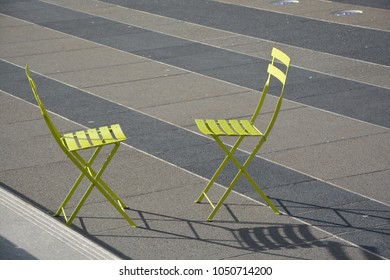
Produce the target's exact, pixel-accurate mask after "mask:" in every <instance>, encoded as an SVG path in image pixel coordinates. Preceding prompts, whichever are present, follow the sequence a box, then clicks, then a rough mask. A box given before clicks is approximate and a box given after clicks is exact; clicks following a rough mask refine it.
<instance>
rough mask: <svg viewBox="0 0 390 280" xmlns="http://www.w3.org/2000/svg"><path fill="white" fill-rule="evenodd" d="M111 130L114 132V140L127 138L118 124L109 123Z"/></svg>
mask: <svg viewBox="0 0 390 280" xmlns="http://www.w3.org/2000/svg"><path fill="white" fill-rule="evenodd" d="M111 130H112V132H113V133H114V135H115V138H116V140H118V141H125V140H126V139H127V138H126V136H125V134H124V133H123V131H122V128H121V126H120V125H119V124H113V125H111Z"/></svg>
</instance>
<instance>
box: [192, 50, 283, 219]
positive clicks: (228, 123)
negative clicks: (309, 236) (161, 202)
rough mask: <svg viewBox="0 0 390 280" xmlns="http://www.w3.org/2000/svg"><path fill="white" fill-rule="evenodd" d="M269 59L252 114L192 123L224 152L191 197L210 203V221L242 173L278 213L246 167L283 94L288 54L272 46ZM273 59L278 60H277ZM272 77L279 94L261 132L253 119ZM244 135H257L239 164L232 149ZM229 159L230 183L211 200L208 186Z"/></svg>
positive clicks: (272, 121) (253, 155)
mask: <svg viewBox="0 0 390 280" xmlns="http://www.w3.org/2000/svg"><path fill="white" fill-rule="evenodd" d="M271 56H272V61H271V63H270V64H269V65H268V70H267V72H268V79H267V81H266V83H265V86H264V89H263V93H262V94H261V97H260V100H259V103H258V105H257V107H256V110H255V112H254V114H253V115H252V118H251V119H250V120H202V119H196V120H195V123H196V125H197V126H198V129H199V130H200V131H201V132H202V133H203V134H205V135H209V136H211V137H213V138H214V140H215V141H216V142H217V143H218V145H219V146H220V147H221V149H222V150H223V151H224V152H225V153H226V157H225V159H224V160H223V161H222V163H221V165H220V166H219V168H218V169H217V171H216V172H215V173H214V175H213V177H212V178H211V180H210V181H209V183H208V184H207V186H206V187H205V188H204V190H203V191H202V193H201V195H200V196H199V198H198V199H197V200H196V201H195V202H197V203H200V202H201V201H202V200H203V198H206V200H207V201H208V202H209V203H210V205H211V206H212V208H213V210H212V212H211V214H210V215H209V217H208V221H212V220H213V218H214V216H215V214H217V212H218V210H219V208H220V207H221V206H222V205H223V203H224V201H225V200H226V198H227V197H228V196H229V194H230V192H231V191H232V190H233V188H234V186H235V185H236V184H237V182H238V180H239V179H240V178H241V176H242V175H244V176H245V177H246V179H247V180H248V181H249V183H250V184H251V185H252V186H253V188H254V189H255V190H256V191H257V192H258V194H259V195H260V196H261V197H262V198H263V199H264V201H265V202H266V203H267V204H268V205H269V206H270V207H271V209H272V210H273V211H274V212H275V214H279V210H278V209H277V207H276V206H275V205H274V203H273V202H272V201H271V200H270V199H269V198H268V196H267V195H266V194H265V193H264V192H263V190H262V189H261V188H260V187H259V186H258V184H257V183H256V182H255V180H254V179H253V178H252V177H251V176H250V175H249V173H248V172H247V168H248V166H249V164H250V163H251V161H252V160H253V158H254V157H255V156H256V154H257V152H258V151H259V150H260V148H261V146H262V145H263V143H264V142H265V141H266V139H267V137H268V135H269V134H270V132H271V130H272V128H273V126H274V124H275V121H276V118H277V116H278V114H279V110H280V107H281V105H282V100H283V95H284V86H285V83H286V78H287V74H288V69H289V67H290V58H289V57H288V56H287V55H286V54H285V53H283V52H282V51H280V50H278V49H276V48H273V49H272V53H271ZM277 62H279V63H278V64H277ZM280 66H282V69H283V70H281V69H279V68H278V67H280ZM274 81H275V82H276V83H280V84H279V85H276V84H275V85H276V87H275V88H278V89H279V88H280V91H278V92H279V98H278V101H277V104H276V107H275V110H274V111H273V115H272V117H271V120H270V122H269V123H268V127H267V128H266V130H265V131H264V132H261V131H260V130H259V129H258V128H257V127H256V126H255V121H256V119H257V117H258V115H259V113H260V110H261V108H262V106H263V103H264V100H265V97H266V95H267V93H268V90H269V89H270V85H271V84H272V86H274ZM225 136H226V137H237V138H238V139H237V141H236V142H235V144H234V145H233V146H232V147H231V148H230V149H229V148H228V146H227V145H225V144H224V143H223V142H222V140H221V137H225ZM246 137H256V138H258V139H259V142H258V144H257V145H256V146H255V148H254V150H253V151H252V153H251V154H250V155H249V157H248V158H247V159H246V161H245V163H244V164H241V163H240V162H239V161H238V160H237V159H236V157H235V156H234V153H235V152H236V151H237V149H238V147H239V146H240V144H241V142H242V141H243V140H244V139H245V138H246ZM229 161H232V162H233V163H234V164H235V165H236V167H237V168H238V172H237V174H236V176H235V177H234V179H233V180H232V181H231V183H230V185H229V186H228V188H227V189H226V191H225V192H224V194H223V195H222V197H221V198H220V199H219V201H218V202H217V203H216V204H214V203H213V202H212V200H211V199H210V197H209V196H208V195H207V193H208V191H209V190H210V188H211V187H212V186H213V184H214V183H215V181H216V180H217V179H218V177H219V175H220V174H221V172H222V171H223V169H224V168H225V166H226V164H227V163H228V162H229Z"/></svg>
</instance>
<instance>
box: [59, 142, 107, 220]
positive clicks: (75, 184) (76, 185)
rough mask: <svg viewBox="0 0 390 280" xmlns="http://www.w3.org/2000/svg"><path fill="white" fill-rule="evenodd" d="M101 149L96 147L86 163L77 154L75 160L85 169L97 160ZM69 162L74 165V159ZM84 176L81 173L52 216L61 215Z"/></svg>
mask: <svg viewBox="0 0 390 280" xmlns="http://www.w3.org/2000/svg"><path fill="white" fill-rule="evenodd" d="M101 149H102V146H100V147H98V148H97V149H96V150H95V152H94V153H93V155H92V157H91V158H90V159H89V161H88V162H86V161H85V160H84V159H83V158H82V157H81V156H80V155H79V154H76V158H77V160H79V161H80V162H81V163H82V165H83V166H85V168H87V167H88V166H92V164H93V162H94V161H95V159H96V158H97V156H98V154H99V152H100V151H101ZM71 160H72V161H73V162H74V163H75V159H73V158H71ZM76 166H77V164H76ZM84 176H85V174H84V172H81V174H80V175H79V177H78V178H77V180H76V182H75V183H74V184H73V186H72V188H71V189H70V191H69V193H68V194H67V196H66V197H65V199H64V201H63V202H62V203H61V205H60V207H59V208H58V210H57V212H56V213H55V214H54V216H59V215H60V214H61V212H62V213H63V212H64V210H63V209H64V208H65V207H66V205H67V204H68V202H69V200H70V199H71V198H72V196H73V194H74V192H75V191H76V190H77V187H78V186H79V184H80V183H81V181H82V180H83V178H84Z"/></svg>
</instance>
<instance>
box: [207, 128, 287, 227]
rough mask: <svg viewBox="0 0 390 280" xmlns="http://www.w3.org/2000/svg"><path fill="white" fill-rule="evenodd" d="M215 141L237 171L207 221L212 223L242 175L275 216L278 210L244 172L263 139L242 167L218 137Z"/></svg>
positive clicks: (215, 137)
mask: <svg viewBox="0 0 390 280" xmlns="http://www.w3.org/2000/svg"><path fill="white" fill-rule="evenodd" d="M214 139H215V141H216V142H217V143H218V145H219V146H220V147H221V148H222V150H223V151H224V152H225V153H226V155H227V158H228V159H230V160H231V161H233V163H234V164H235V165H236V166H237V168H238V169H239V171H238V172H237V174H236V176H235V177H234V179H233V181H232V182H231V183H230V185H229V187H228V188H227V190H226V191H225V193H224V194H223V195H222V197H221V199H220V200H219V201H218V203H217V204H216V205H215V206H213V208H214V209H213V211H212V212H211V214H210V215H209V217H208V221H212V219H213V218H214V216H215V214H216V213H217V212H218V210H219V208H220V207H221V206H222V204H223V203H224V201H225V200H226V198H227V197H228V195H229V194H230V192H231V191H232V190H233V188H234V186H235V185H236V183H237V182H238V180H239V179H240V177H241V176H242V175H244V176H245V177H246V178H247V180H248V181H249V183H250V184H251V185H252V186H253V188H254V189H255V190H256V191H257V193H258V194H259V195H260V196H261V197H262V198H263V199H264V201H265V202H266V203H267V204H268V206H269V207H270V208H271V209H272V210H273V211H274V213H275V214H279V213H280V212H279V210H278V209H277V207H276V206H275V205H274V203H273V202H272V201H271V200H270V199H269V198H268V196H267V195H266V194H265V193H264V192H263V191H262V190H261V188H260V187H259V186H258V184H257V183H256V182H255V180H253V178H252V177H251V176H250V175H249V173H248V172H247V171H246V169H247V167H248V166H249V164H250V162H251V161H252V160H253V158H254V157H255V155H256V154H257V152H258V151H259V149H260V147H261V146H262V145H263V143H264V141H265V138H262V139H261V140H260V142H259V144H258V145H257V146H256V147H255V149H254V150H253V151H252V153H251V154H250V156H249V157H248V158H247V160H246V161H245V163H244V164H243V165H241V164H240V162H239V161H238V160H237V159H236V158H235V157H234V154H233V153H232V152H231V150H229V149H228V148H227V147H226V145H225V144H224V143H223V142H222V141H221V140H220V139H219V137H217V136H214Z"/></svg>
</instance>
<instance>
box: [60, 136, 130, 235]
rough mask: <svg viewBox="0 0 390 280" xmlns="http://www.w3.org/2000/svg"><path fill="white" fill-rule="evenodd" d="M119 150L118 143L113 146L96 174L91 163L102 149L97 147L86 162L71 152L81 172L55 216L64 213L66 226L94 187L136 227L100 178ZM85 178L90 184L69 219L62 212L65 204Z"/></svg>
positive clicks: (115, 196)
mask: <svg viewBox="0 0 390 280" xmlns="http://www.w3.org/2000/svg"><path fill="white" fill-rule="evenodd" d="M118 148H119V143H117V144H115V146H114V148H113V149H112V151H111V153H110V155H109V156H108V157H107V159H106V161H105V162H104V163H103V165H102V167H101V168H100V170H99V171H98V172H96V171H94V170H93V168H92V166H91V165H92V163H93V162H94V160H95V159H96V157H97V155H98V154H99V152H100V151H101V149H102V146H100V147H98V148H97V149H96V151H95V152H94V154H93V156H92V157H91V159H90V160H89V161H88V162H86V161H85V160H84V158H83V157H81V156H80V155H79V154H78V153H77V152H72V155H73V156H74V158H71V160H72V161H73V162H74V163H75V165H76V166H77V167H78V168H79V169H80V170H81V172H82V173H81V174H80V176H79V178H78V179H77V181H76V183H75V185H74V186H73V187H72V189H71V191H70V192H69V194H68V196H67V197H66V198H65V200H64V202H63V203H62V204H61V206H60V209H59V210H58V211H57V213H56V215H59V213H60V212H62V213H64V216H65V219H66V220H67V223H66V224H67V225H68V226H69V225H71V224H72V222H73V220H74V218H75V217H76V216H77V213H78V212H79V211H80V209H81V207H82V206H83V204H84V202H85V201H86V199H87V197H88V196H89V194H90V193H91V191H92V189H93V188H94V187H96V188H97V189H98V190H99V191H100V192H101V193H102V194H103V196H104V197H105V198H106V199H107V200H108V201H109V202H110V203H111V204H112V205H113V206H114V207H115V208H116V209H117V211H118V212H119V213H120V214H121V215H122V216H123V217H124V218H125V220H127V222H128V223H129V224H130V225H131V226H133V227H137V225H136V224H135V222H134V221H133V220H132V219H131V218H130V217H129V216H128V215H127V213H126V212H125V211H124V208H127V206H126V205H125V203H124V202H123V201H122V200H121V199H120V198H119V197H118V195H116V194H115V193H114V192H113V191H112V190H111V188H110V187H109V186H108V185H107V183H106V182H105V181H104V180H103V179H102V178H101V176H102V174H103V173H104V171H105V169H106V168H107V166H108V164H109V163H110V161H111V159H112V158H113V157H114V155H115V153H116V152H117V150H118ZM84 176H86V177H87V178H88V179H89V180H90V181H91V184H90V186H89V187H88V189H87V191H86V192H85V194H84V195H83V197H82V198H81V200H80V202H79V203H78V205H77V206H76V208H75V210H74V211H73V213H72V214H71V216H70V217H69V219H68V218H67V217H66V215H65V211H64V210H63V209H64V207H65V206H66V204H67V203H68V202H69V200H70V198H71V197H72V195H73V194H74V192H75V190H76V188H77V186H78V185H79V183H80V182H81V180H82V179H83V178H84Z"/></svg>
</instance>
